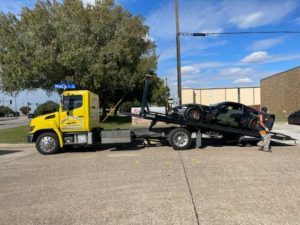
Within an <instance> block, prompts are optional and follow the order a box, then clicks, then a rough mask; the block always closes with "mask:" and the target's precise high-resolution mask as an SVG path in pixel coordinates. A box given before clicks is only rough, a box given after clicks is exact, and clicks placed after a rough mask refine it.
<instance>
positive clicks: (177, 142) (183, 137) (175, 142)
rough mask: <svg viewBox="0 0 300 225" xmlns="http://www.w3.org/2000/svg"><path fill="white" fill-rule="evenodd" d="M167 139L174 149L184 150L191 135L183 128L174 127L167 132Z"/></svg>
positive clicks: (187, 147) (188, 143)
mask: <svg viewBox="0 0 300 225" xmlns="http://www.w3.org/2000/svg"><path fill="white" fill-rule="evenodd" d="M168 141H169V143H170V145H171V146H172V147H173V149H174V150H186V149H189V148H190V146H191V143H192V136H191V133H190V132H189V131H188V130H187V129H185V128H182V127H180V128H175V129H173V130H172V131H171V132H170V133H169V135H168Z"/></svg>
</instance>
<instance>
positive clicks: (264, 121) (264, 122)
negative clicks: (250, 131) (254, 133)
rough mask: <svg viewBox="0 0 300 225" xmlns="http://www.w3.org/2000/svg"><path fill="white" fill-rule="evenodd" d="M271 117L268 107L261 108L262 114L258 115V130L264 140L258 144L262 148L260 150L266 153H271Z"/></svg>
mask: <svg viewBox="0 0 300 225" xmlns="http://www.w3.org/2000/svg"><path fill="white" fill-rule="evenodd" d="M270 129H271V124H270V116H269V114H268V108H267V107H265V106H264V107H261V112H260V113H259V115H258V125H257V130H258V132H259V134H260V136H261V137H262V140H261V141H260V142H258V143H257V145H258V146H260V149H259V150H264V151H271V148H270V142H271V135H270Z"/></svg>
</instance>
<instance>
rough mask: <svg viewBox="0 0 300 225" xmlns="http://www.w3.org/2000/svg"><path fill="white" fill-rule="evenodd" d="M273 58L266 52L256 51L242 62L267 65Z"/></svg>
mask: <svg viewBox="0 0 300 225" xmlns="http://www.w3.org/2000/svg"><path fill="white" fill-rule="evenodd" d="M271 58H272V56H270V55H269V54H268V53H267V52H266V51H256V52H253V53H251V54H250V55H247V56H246V57H245V58H243V59H242V60H241V62H242V63H265V62H267V61H269V60H270V59H271Z"/></svg>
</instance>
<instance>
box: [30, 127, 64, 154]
mask: <svg viewBox="0 0 300 225" xmlns="http://www.w3.org/2000/svg"><path fill="white" fill-rule="evenodd" d="M35 145H36V148H37V150H38V151H39V153H41V154H43V155H51V154H55V153H57V152H58V151H59V149H60V147H59V141H58V137H57V135H56V134H55V133H53V132H46V133H42V134H40V136H38V138H37V140H36V142H35Z"/></svg>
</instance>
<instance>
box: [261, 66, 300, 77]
mask: <svg viewBox="0 0 300 225" xmlns="http://www.w3.org/2000/svg"><path fill="white" fill-rule="evenodd" d="M296 69H300V66H296V67H294V68H292V69H289V70H285V71H282V72H279V73H275V74H273V75H271V76H268V77H265V78H263V79H261V80H260V81H263V80H267V79H269V78H273V77H276V76H279V75H282V74H283V73H287V72H289V71H292V70H296Z"/></svg>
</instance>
